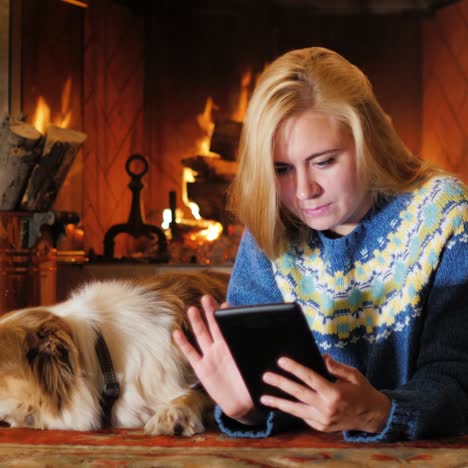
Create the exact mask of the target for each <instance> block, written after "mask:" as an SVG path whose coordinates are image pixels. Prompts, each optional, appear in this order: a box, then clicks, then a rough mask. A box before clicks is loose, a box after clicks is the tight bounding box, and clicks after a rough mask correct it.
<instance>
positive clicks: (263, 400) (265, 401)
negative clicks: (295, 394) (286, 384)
mask: <svg viewBox="0 0 468 468" xmlns="http://www.w3.org/2000/svg"><path fill="white" fill-rule="evenodd" d="M260 402H261V403H263V404H264V405H269V404H270V403H271V398H270V397H267V396H262V397H260Z"/></svg>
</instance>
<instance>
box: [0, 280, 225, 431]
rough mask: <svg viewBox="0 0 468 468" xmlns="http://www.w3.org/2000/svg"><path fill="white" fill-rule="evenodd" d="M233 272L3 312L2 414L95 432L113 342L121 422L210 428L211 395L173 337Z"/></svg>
mask: <svg viewBox="0 0 468 468" xmlns="http://www.w3.org/2000/svg"><path fill="white" fill-rule="evenodd" d="M228 279H229V275H228V274H226V273H219V272H214V271H203V272H199V273H172V274H171V273H169V274H161V275H157V276H156V277H155V278H151V279H149V280H142V281H119V280H115V281H99V282H93V283H90V284H87V285H85V286H83V287H82V288H80V289H79V290H77V291H76V292H74V293H73V294H72V295H71V297H70V299H68V300H67V301H65V302H62V303H59V304H57V305H54V306H50V307H35V308H27V309H22V310H17V311H13V312H9V313H7V314H5V315H3V316H2V317H0V350H1V352H0V420H2V421H4V422H6V423H8V424H9V425H10V426H12V427H31V428H40V429H70V430H81V431H86V430H96V429H99V428H100V427H101V411H100V396H101V392H102V389H103V385H104V377H103V374H102V371H101V368H100V365H99V361H98V358H97V355H96V351H95V343H96V338H97V331H99V332H100V333H101V334H102V335H103V337H104V339H105V342H106V344H107V347H108V349H109V353H110V355H111V358H112V361H113V365H114V371H115V374H116V377H117V380H118V382H119V384H120V397H119V398H118V400H117V401H116V402H115V404H114V406H113V410H112V426H113V427H128V428H130V427H142V426H144V427H145V432H146V433H147V434H153V435H156V434H181V435H185V436H189V435H193V434H195V433H199V432H203V430H204V417H205V416H206V415H207V414H208V413H210V410H211V409H212V406H213V404H212V402H211V401H210V399H209V398H208V396H207V395H206V393H205V392H204V391H203V390H202V389H200V388H199V386H197V385H196V384H197V379H196V376H195V375H194V373H193V371H192V370H191V367H190V365H189V364H188V362H187V361H186V359H185V357H184V356H183V354H182V353H181V352H180V351H179V349H178V348H177V346H176V344H175V343H174V342H173V340H172V331H173V330H174V329H175V328H176V327H180V328H182V329H184V330H186V331H188V332H189V329H190V327H189V323H188V319H187V317H186V310H187V308H188V306H190V305H199V304H200V298H201V296H202V295H203V294H212V295H213V296H214V297H215V298H216V300H217V301H219V302H222V301H224V300H225V295H226V289H227V283H228Z"/></svg>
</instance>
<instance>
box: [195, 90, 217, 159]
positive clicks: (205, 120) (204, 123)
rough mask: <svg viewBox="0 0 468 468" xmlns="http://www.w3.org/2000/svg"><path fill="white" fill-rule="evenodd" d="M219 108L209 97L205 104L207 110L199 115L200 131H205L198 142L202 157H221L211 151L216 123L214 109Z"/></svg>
mask: <svg viewBox="0 0 468 468" xmlns="http://www.w3.org/2000/svg"><path fill="white" fill-rule="evenodd" d="M216 107H217V106H216V104H215V103H214V102H213V98H211V97H208V98H207V99H206V102H205V108H204V110H203V112H202V113H201V114H198V115H197V122H198V125H199V127H200V129H201V130H202V131H203V136H202V137H200V138H199V139H198V140H197V143H196V145H197V154H199V155H202V156H211V157H219V155H217V154H215V153H212V152H211V151H210V143H211V137H212V136H213V130H214V127H215V123H214V122H213V117H212V114H213V109H215V108H216Z"/></svg>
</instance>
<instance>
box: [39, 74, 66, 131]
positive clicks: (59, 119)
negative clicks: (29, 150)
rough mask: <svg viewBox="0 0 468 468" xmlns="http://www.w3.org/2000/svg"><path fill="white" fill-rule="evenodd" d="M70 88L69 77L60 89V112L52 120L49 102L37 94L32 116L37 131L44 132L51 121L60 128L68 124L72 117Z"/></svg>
mask: <svg viewBox="0 0 468 468" xmlns="http://www.w3.org/2000/svg"><path fill="white" fill-rule="evenodd" d="M71 90H72V79H71V78H70V77H69V78H68V79H67V81H66V82H65V85H64V87H63V89H62V96H61V105H60V113H59V114H58V115H55V116H54V119H53V120H52V118H51V110H50V106H49V104H47V101H46V100H45V99H44V97H42V96H39V98H38V99H37V104H36V109H35V110H34V115H33V118H32V123H33V125H34V127H36V129H37V130H38V131H39V132H41V133H42V134H44V133H45V131H46V130H47V127H48V126H49V125H50V123H51V122H52V123H53V124H54V125H57V126H58V127H62V128H67V127H68V126H69V125H70V122H71V118H72V111H71V110H70V107H71V106H70V100H71V99H70V98H71Z"/></svg>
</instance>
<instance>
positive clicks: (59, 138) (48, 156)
mask: <svg viewBox="0 0 468 468" xmlns="http://www.w3.org/2000/svg"><path fill="white" fill-rule="evenodd" d="M44 140H45V141H44V149H43V151H42V155H41V157H40V158H39V161H38V162H37V164H36V165H35V167H34V169H33V171H32V174H31V177H30V179H29V181H28V184H27V187H26V191H25V193H24V195H23V199H22V201H21V208H22V209H24V210H28V211H47V210H49V209H50V208H51V207H52V204H53V203H54V201H55V199H56V197H57V194H58V192H59V190H60V188H61V187H62V184H63V182H64V180H65V177H66V175H67V173H68V170H69V169H70V166H71V165H72V163H73V161H74V160H75V157H76V155H77V154H78V151H79V150H80V148H81V145H82V144H83V142H84V141H85V140H86V135H85V134H84V133H81V132H77V131H75V130H70V129H68V128H60V127H56V126H54V125H51V126H49V127H48V129H47V132H46V134H45V136H44Z"/></svg>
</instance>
